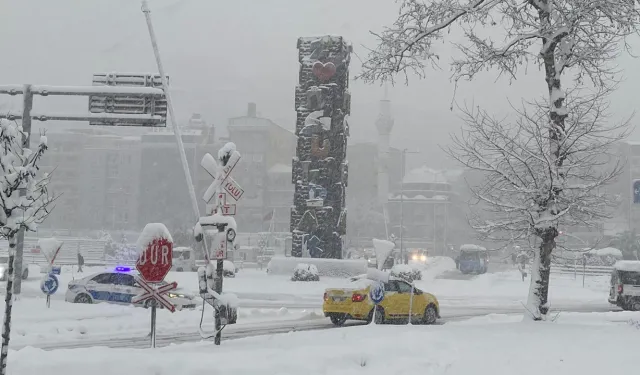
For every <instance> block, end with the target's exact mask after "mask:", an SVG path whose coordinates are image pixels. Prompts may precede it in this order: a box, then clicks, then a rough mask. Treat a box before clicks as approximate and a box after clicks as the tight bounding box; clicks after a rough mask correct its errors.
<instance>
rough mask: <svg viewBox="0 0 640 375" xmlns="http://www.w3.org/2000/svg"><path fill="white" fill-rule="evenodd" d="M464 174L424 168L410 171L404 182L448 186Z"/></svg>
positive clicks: (460, 171)
mask: <svg viewBox="0 0 640 375" xmlns="http://www.w3.org/2000/svg"><path fill="white" fill-rule="evenodd" d="M463 172H464V171H462V170H458V169H453V170H448V169H447V170H438V169H433V168H429V167H427V166H422V167H420V168H415V169H412V170H411V171H409V173H407V174H406V175H405V176H404V179H403V182H404V183H405V184H433V183H441V184H448V183H450V182H451V181H453V180H455V179H457V178H458V177H460V176H461V175H462V173H463Z"/></svg>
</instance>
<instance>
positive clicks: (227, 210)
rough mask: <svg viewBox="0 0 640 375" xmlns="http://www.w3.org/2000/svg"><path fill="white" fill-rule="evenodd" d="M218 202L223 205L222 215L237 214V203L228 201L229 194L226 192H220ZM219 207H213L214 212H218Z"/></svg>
mask: <svg viewBox="0 0 640 375" xmlns="http://www.w3.org/2000/svg"><path fill="white" fill-rule="evenodd" d="M218 202H220V205H221V206H222V215H223V216H233V215H235V214H236V205H235V204H230V203H227V194H226V193H218ZM217 211H218V210H217V207H214V208H213V213H214V214H215V213H216V212H217Z"/></svg>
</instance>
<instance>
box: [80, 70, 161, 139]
mask: <svg viewBox="0 0 640 375" xmlns="http://www.w3.org/2000/svg"><path fill="white" fill-rule="evenodd" d="M168 80H169V77H167V82H168ZM93 86H112V87H113V86H115V87H154V88H162V80H161V78H160V75H159V74H149V73H98V74H94V75H93ZM89 112H91V113H103V114H113V115H118V114H119V115H149V116H160V117H162V118H163V119H164V121H162V122H157V121H148V122H144V121H142V122H141V121H139V120H138V121H129V120H126V119H119V120H117V121H116V120H113V121H106V120H105V119H92V120H89V125H111V126H113V125H116V126H149V127H165V126H167V120H166V118H167V98H166V96H164V95H163V96H161V97H157V96H154V95H149V96H143V95H142V96H141V95H132V96H105V95H99V94H97V95H90V96H89Z"/></svg>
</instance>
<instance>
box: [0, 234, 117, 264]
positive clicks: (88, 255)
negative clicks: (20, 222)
mask: <svg viewBox="0 0 640 375" xmlns="http://www.w3.org/2000/svg"><path fill="white" fill-rule="evenodd" d="M60 240H61V241H63V242H64V243H63V245H62V248H61V249H60V253H59V254H58V256H57V257H56V261H55V263H56V264H59V265H69V264H77V263H78V251H80V252H81V253H82V256H83V257H84V262H85V265H87V266H100V265H104V264H105V257H104V248H105V244H106V241H103V240H94V239H88V238H60ZM8 251H9V243H8V242H7V241H6V240H5V241H0V256H7V255H8ZM23 262H24V263H28V264H37V265H40V266H43V265H46V263H47V261H46V259H45V258H44V255H42V253H40V248H39V246H38V239H37V238H25V239H24V258H23Z"/></svg>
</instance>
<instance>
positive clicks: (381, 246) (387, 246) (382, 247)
mask: <svg viewBox="0 0 640 375" xmlns="http://www.w3.org/2000/svg"><path fill="white" fill-rule="evenodd" d="M395 247H396V245H394V244H393V242H391V241H387V240H379V239H377V238H374V239H373V248H374V249H375V252H376V259H377V260H378V268H379V269H382V266H383V265H384V261H385V260H386V259H387V258H388V257H389V255H391V252H392V251H393V248H395Z"/></svg>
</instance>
